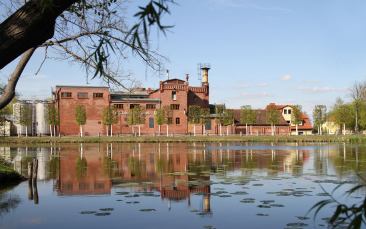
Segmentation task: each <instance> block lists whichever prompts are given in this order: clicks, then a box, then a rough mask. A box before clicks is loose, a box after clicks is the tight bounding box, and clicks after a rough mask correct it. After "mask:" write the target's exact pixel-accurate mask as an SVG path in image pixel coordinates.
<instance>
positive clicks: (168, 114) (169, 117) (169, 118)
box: [163, 106, 173, 136]
mask: <svg viewBox="0 0 366 229" xmlns="http://www.w3.org/2000/svg"><path fill="white" fill-rule="evenodd" d="M163 110H164V114H165V124H166V135H167V136H169V125H170V124H173V111H172V109H170V106H164V107H163Z"/></svg>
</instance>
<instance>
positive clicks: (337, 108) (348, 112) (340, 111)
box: [331, 98, 355, 134]
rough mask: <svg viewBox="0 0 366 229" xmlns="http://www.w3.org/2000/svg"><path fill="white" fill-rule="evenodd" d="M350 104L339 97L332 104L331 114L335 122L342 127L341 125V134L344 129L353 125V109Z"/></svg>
mask: <svg viewBox="0 0 366 229" xmlns="http://www.w3.org/2000/svg"><path fill="white" fill-rule="evenodd" d="M353 108H354V107H353V105H352V104H345V103H344V102H343V101H342V100H341V99H339V98H338V99H337V101H336V104H335V105H334V108H333V111H332V113H331V114H332V116H333V118H334V121H335V123H337V124H338V125H339V126H340V128H341V129H342V126H343V134H345V129H346V128H350V129H352V128H353V127H354V122H355V119H354V113H355V112H354V109H353Z"/></svg>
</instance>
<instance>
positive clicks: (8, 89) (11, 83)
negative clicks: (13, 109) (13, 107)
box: [0, 48, 36, 109]
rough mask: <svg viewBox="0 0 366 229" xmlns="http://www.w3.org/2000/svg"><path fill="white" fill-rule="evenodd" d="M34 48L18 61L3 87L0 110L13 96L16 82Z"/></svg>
mask: <svg viewBox="0 0 366 229" xmlns="http://www.w3.org/2000/svg"><path fill="white" fill-rule="evenodd" d="M34 50H36V48H30V49H28V50H27V51H26V52H25V53H24V54H23V56H22V58H21V59H20V61H19V63H18V65H17V66H16V68H15V70H14V72H13V73H12V74H11V76H10V78H9V80H8V84H7V85H6V86H5V89H4V93H3V94H2V95H1V96H0V109H2V108H4V107H5V106H6V105H8V103H10V101H11V100H12V99H13V98H14V96H15V87H16V86H17V83H18V80H19V78H20V76H21V75H22V73H23V70H24V68H25V66H26V65H27V63H28V61H29V59H30V58H31V57H32V55H33V53H34Z"/></svg>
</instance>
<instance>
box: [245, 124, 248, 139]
mask: <svg viewBox="0 0 366 229" xmlns="http://www.w3.org/2000/svg"><path fill="white" fill-rule="evenodd" d="M245 135H246V136H248V124H247V123H245Z"/></svg>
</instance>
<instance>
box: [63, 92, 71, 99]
mask: <svg viewBox="0 0 366 229" xmlns="http://www.w3.org/2000/svg"><path fill="white" fill-rule="evenodd" d="M71 95H72V94H71V92H61V98H71Z"/></svg>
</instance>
